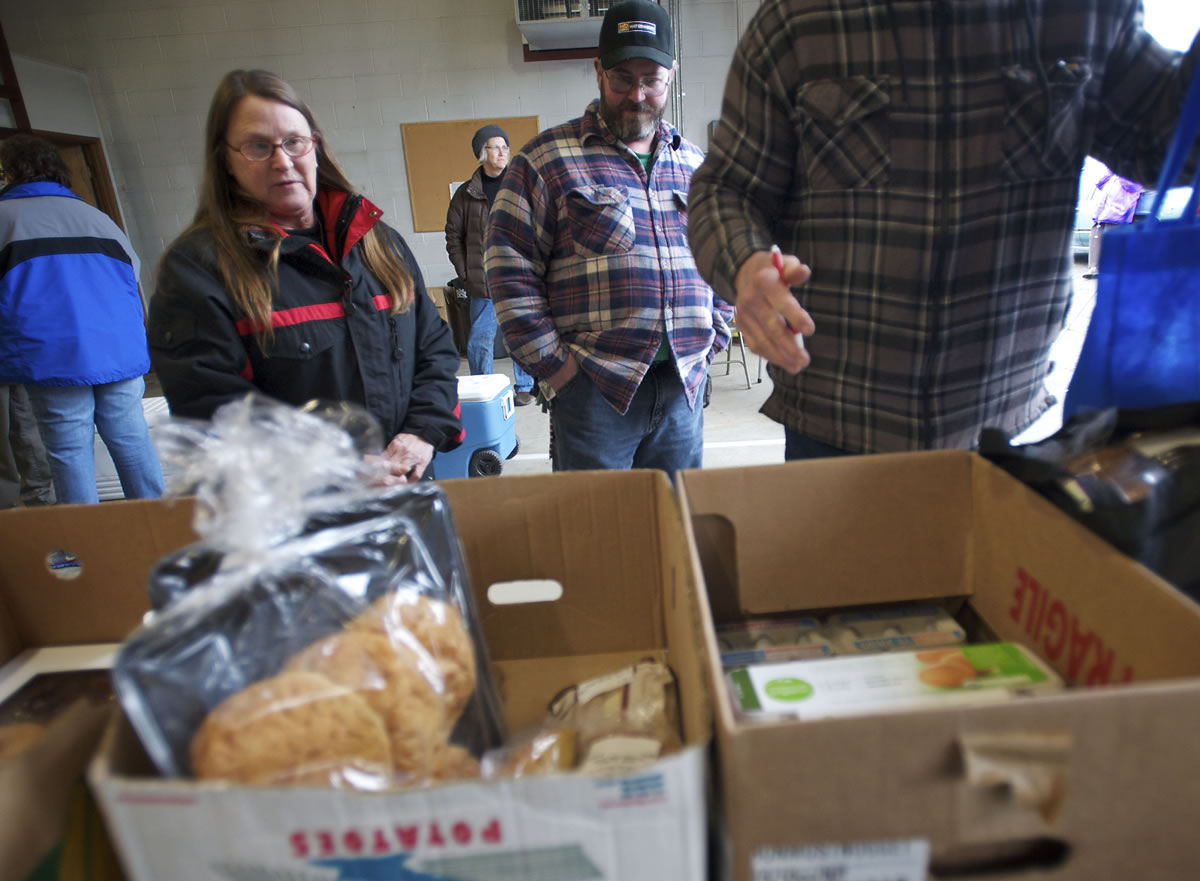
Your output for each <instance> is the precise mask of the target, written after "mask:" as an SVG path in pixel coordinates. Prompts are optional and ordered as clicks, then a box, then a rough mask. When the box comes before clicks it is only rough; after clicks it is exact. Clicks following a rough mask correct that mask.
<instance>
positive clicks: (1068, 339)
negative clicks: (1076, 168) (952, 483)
mask: <svg viewBox="0 0 1200 881" xmlns="http://www.w3.org/2000/svg"><path fill="white" fill-rule="evenodd" d="M1086 268H1087V264H1086V261H1076V263H1075V298H1074V301H1073V302H1072V306H1071V311H1070V313H1069V315H1068V318H1067V327H1066V329H1065V330H1064V331H1063V333H1062V335H1061V336H1060V337H1059V339H1058V342H1057V343H1056V344H1055V346H1054V349H1053V350H1052V352H1051V357H1052V358H1053V360H1054V362H1055V369H1054V372H1053V373H1052V374H1051V375H1050V377H1049V378H1048V379H1047V382H1046V385H1047V387H1048V388H1049V390H1050V392H1051V393H1052V394H1054V395H1055V396H1056V397H1057V398H1058V400H1059V401H1060V402H1061V401H1062V399H1063V397H1064V396H1065V394H1066V390H1067V384H1068V383H1069V382H1070V379H1071V374H1072V373H1073V372H1074V370H1075V362H1076V361H1077V360H1078V359H1079V351H1080V349H1081V348H1082V346H1083V337H1084V333H1085V332H1086V331H1087V324H1088V320H1089V319H1090V318H1091V314H1092V307H1093V306H1094V305H1095V300H1096V282H1095V280H1091V279H1085V278H1083V272H1084V270H1085V269H1086ZM746 355H747V357H746V362H747V367H748V371H747V372H748V373H749V380H750V388H749V389H747V388H746V373H745V372H743V369H742V367H741V366H740V365H739V364H737V363H736V361H735V362H734V363H733V365H732V367H731V369H730V371H729V373H728V375H725V373H724V364H725V356H724V354H722V355H721V356H720V357H719V358H718V360H717V361H716V362H715V363H714V366H713V369H712V370H711V371H710V372H711V374H712V376H713V392H712V400H711V403H710V404H709V407H708V409H707V410H706V411H705V413H704V467H705V468H728V467H737V466H744V465H762V464H769V463H778V462H782V461H783V427H782V426H781V425H779V424H778V423H776V422H772V421H771V420H770V419H768V418H766V417H765V416H763V415H762V414H761V413H759V412H758V410H759V408H760V407H761V406H762V404H763V402H764V401H765V400H766V399H767V397H768V396H769V395H770V393H771V379H770V377H769V376H767V371H766V369H765V366H764V368H763V370H762V381H761V382H757V381H756V380H757V379H758V361H759V358H758V356H757V355H755V354H753V353H750V352H747V353H746ZM509 365H510V362H509V361H508V359H502V360H499V361H497V362H496V367H495V369H496V371H497V372H502V373H506V374H510V375H511V367H510V366H509ZM462 369H463V371H464V372H465V370H466V362H465V361H464V362H463V368H462ZM516 415H517V437H518V438H519V439H520V444H521V447H520V451H519V452H518V453H517V455H516V456H515V457H514V458H512V459H511V460H509V461H508V462H506V463H505V464H504V472H503V473H504V474H505V475H508V474H540V473H543V472H549V471H550V470H551V468H550V458H549V417H548V416H547V415H546V414H545V413H543V412H542V410H541V408H540V407H539V406H537V405H536V404H531V405H529V406H528V407H518V408H517V410H516ZM1061 425H1062V405H1061V403H1060V404H1058V405H1056V406H1055V407H1053V408H1052V409H1051V410H1049V411H1048V412H1047V413H1046V414H1045V415H1044V416H1043V417H1042V418H1041V419H1040V420H1038V422H1037V423H1036V424H1035V425H1033V426H1031V427H1030V428H1029V430H1028V431H1026V432H1025V433H1024V434H1022V435H1021V436H1020V437H1019V438H1018V439H1017V440H1018V441H1020V442H1021V443H1030V442H1033V441H1035V440H1040V439H1041V438H1043V437H1046V436H1048V435H1051V434H1053V433H1054V432H1055V431H1057V430H1058V429H1059V427H1060V426H1061Z"/></svg>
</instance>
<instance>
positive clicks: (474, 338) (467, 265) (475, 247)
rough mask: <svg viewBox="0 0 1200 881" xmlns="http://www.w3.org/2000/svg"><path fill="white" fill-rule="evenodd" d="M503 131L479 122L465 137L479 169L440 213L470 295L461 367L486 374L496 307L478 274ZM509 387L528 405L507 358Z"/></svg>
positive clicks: (524, 385) (504, 153)
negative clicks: (464, 357)
mask: <svg viewBox="0 0 1200 881" xmlns="http://www.w3.org/2000/svg"><path fill="white" fill-rule="evenodd" d="M509 146H510V145H509V143H508V135H507V134H505V132H504V129H502V128H500V126H498V125H485V126H484V127H483V128H481V129H479V131H477V132H475V135H474V136H473V137H472V138H471V152H472V153H474V155H475V157H476V158H477V159H478V160H479V167H478V168H476V169H475V173H474V174H473V175H471V179H470V180H469V181H467V182H466V183H465V184H463V185H462V186H461V187H459V188H458V189H457V190H455V192H454V196H453V198H451V199H450V208H449V210H448V211H447V212H446V253H447V254H449V255H450V262H451V263H453V264H454V271H455V273H457V274H458V278H459V283H460V284H462V285H463V286H464V287H465V288H466V290H467V293H468V294H470V296H471V332H470V336H469V337H468V338H467V365H468V366H469V367H470V368H471V374H472V375H473V376H474V375H478V374H481V373H492V372H493V369H492V351H493V347H494V346H495V340H496V311H495V309H493V308H492V298H491V295H490V294H489V293H488V289H487V279H486V278H485V277H484V274H483V236H484V232H485V231H486V229H487V220H488V214H489V213H490V212H491V210H492V202H494V201H495V199H496V193H498V192H499V191H500V178H501V177H503V175H504V169H505V168H506V167H507V166H508V155H509ZM512 368H513V389H514V390H515V391H516V395H515V400H516V405H517V406H518V407H523V406H525V405H526V404H532V403H533V377H532V376H530V375H529V374H528V373H526V372H525V371H524V370H522V369H521V365H520V364H518V363H517V361H516V359H515V358H514V359H513V362H512Z"/></svg>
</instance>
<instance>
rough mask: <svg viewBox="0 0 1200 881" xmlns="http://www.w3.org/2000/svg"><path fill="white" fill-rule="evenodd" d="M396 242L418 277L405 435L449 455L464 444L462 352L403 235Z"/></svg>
mask: <svg viewBox="0 0 1200 881" xmlns="http://www.w3.org/2000/svg"><path fill="white" fill-rule="evenodd" d="M391 232H392V241H393V242H394V243H395V246H396V249H397V250H398V251H399V252H400V256H401V257H402V258H403V259H404V264H405V266H407V267H408V270H409V272H410V273H412V278H413V287H414V289H415V290H414V291H413V304H412V311H413V320H414V321H415V323H416V353H415V354H416V367H415V369H414V371H413V377H412V392H411V394H410V397H409V403H408V412H407V413H406V414H405V416H404V429H403V430H404V431H405V432H406V433H408V434H415V435H416V436H417V437H420V438H424V439H425V440H427V441H429V443H431V444H433V446H434V449H437V450H441V451H443V452H445V451H446V450H452V449H454V448H455V447H457V446H458V445H459V444H460V443H462V441H463V427H462V420H461V419H460V418H459V417H460V415H461V411H460V409H459V403H458V376H457V373H458V363H459V356H458V349H457V348H456V347H455V345H454V336H453V334H452V333H451V332H450V325H448V324H447V323H446V322H445V321H443V320H442V316H441V315H439V314H438V311H437V307H436V306H435V305H434V304H433V300H431V299H430V298H429V294H428V293H427V292H426V291H425V280H424V278H422V276H421V270H420V269H419V268H417V261H416V258H415V257H413V253H412V251H410V250H409V248H408V245H407V244H406V243H405V241H404V239H402V238H401V237H400V235H399V233H396V232H395V231H394V230H393V231H391Z"/></svg>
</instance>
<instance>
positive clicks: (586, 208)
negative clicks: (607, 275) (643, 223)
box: [567, 186, 637, 257]
mask: <svg viewBox="0 0 1200 881" xmlns="http://www.w3.org/2000/svg"><path fill="white" fill-rule="evenodd" d="M567 223H568V226H569V228H570V232H571V242H572V244H573V245H574V248H575V253H576V254H577V255H578V256H580V257H609V256H613V255H618V254H627V253H629V252H630V251H631V250H633V244H634V242H635V241H636V239H637V228H636V227H635V226H634V224H633V205H631V204H630V202H629V197H628V196H627V195H626V194H625V189H624V187H596V186H584V187H575V188H574V189H572V190H571V191H569V192H568V193H567Z"/></svg>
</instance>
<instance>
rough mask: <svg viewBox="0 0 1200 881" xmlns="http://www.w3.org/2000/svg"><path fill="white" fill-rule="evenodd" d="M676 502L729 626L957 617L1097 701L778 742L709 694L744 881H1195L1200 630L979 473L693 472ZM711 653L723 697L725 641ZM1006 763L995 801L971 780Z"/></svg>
mask: <svg viewBox="0 0 1200 881" xmlns="http://www.w3.org/2000/svg"><path fill="white" fill-rule="evenodd" d="M678 487H679V488H678V491H679V495H680V498H681V501H682V503H683V506H684V509H685V511H687V512H688V513H689V514H690V527H691V529H692V538H693V541H694V544H693V553H694V559H695V563H696V565H697V566H698V567H700V568H701V569H702V571H703V579H704V581H705V583H706V588H707V590H706V591H702V596H701V603H702V605H703V604H705V603H707V604H708V605H709V609H708V610H707V616H710V617H711V618H712V619H715V620H716V621H726V620H737V619H740V618H744V617H747V616H750V615H759V614H772V613H782V612H807V611H811V610H820V609H829V608H840V607H845V606H853V605H861V604H878V603H889V602H902V601H911V600H934V601H938V600H942V601H944V602H945V603H946V605H947V607H948V608H949V610H950V611H951V612H953V613H955V614H958V615H960V616H961V618H962V619H963V620H964V621H967V620H969V621H972V622H974V623H975V625H976V626H979V627H983V628H986V630H987V631H990V632H991V633H992V634H994V635H995V636H996V637H998V638H1001V639H1007V640H1013V641H1017V642H1020V643H1023V644H1025V645H1026V646H1028V647H1030V648H1031V649H1033V650H1034V651H1035V652H1036V653H1037V654H1038V655H1039V656H1040V657H1041V658H1043V659H1044V660H1045V661H1047V662H1049V663H1050V664H1051V666H1053V667H1054V669H1055V670H1056V671H1057V672H1058V673H1059V674H1060V675H1062V677H1063V678H1064V680H1066V681H1067V682H1068V683H1071V684H1072V685H1074V686H1091V687H1074V688H1070V689H1068V690H1066V691H1064V692H1060V693H1049V694H1040V695H1039V696H1037V697H1034V698H1027V699H1022V700H1015V701H1010V702H1002V703H996V704H990V705H980V706H974V707H962V706H947V707H944V708H943V707H934V708H930V709H923V710H918V711H909V712H890V713H879V714H874V715H863V716H859V717H849V718H837V719H826V720H820V721H810V722H796V721H779V722H774V723H767V722H758V723H751V722H743V721H741V720H740V719H738V718H737V717H736V716H735V714H734V711H733V708H732V703H731V701H730V700H729V699H728V698H727V697H726V696H725V695H723V694H721V693H720V692H721V691H722V689H721V688H720V687H718V688H717V694H716V695H715V698H714V699H715V719H716V729H717V765H718V768H719V771H720V781H721V791H720V800H721V801H720V804H721V807H722V816H723V819H724V824H725V828H724V830H723V832H724V841H725V844H726V847H727V849H728V857H729V860H730V866H731V870H732V877H733V878H734V879H736V881H749V879H752V878H753V879H755V881H757V879H758V878H759V877H760V876H759V875H757V874H755V872H754V866H755V865H756V861H760V860H763V859H765V856H764V855H770V854H775V855H778V854H779V853H783V854H784V856H783V857H782V859H783V860H784V863H785V865H786V862H787V860H788V859H790V857H789V856H788V854H789V853H792V851H790V850H789V849H790V848H812V847H820V846H822V845H835V846H837V847H838V848H840V847H841V845H846V844H854V843H859V844H861V843H863V842H879V841H910V840H911V841H917V842H925V843H926V844H925V846H927V847H928V848H929V850H930V852H931V854H932V856H931V859H930V861H929V866H928V874H927V877H928V878H930V879H948V878H951V877H953V878H963V879H969V878H975V877H981V876H982V874H986V876H987V877H989V878H992V879H1018V878H1025V877H1030V873H1032V876H1033V877H1038V878H1045V879H1054V881H1063V879H1081V881H1083V879H1087V881H1095V879H1112V881H1128V879H1131V878H1155V879H1156V881H1158V879H1163V878H1172V879H1176V878H1177V879H1180V881H1182V879H1191V878H1193V877H1194V876H1195V865H1196V859H1197V851H1196V848H1195V845H1194V844H1193V843H1192V842H1193V840H1194V839H1193V837H1192V831H1191V826H1192V825H1194V824H1193V823H1192V822H1191V819H1187V820H1185V819H1184V815H1187V817H1189V818H1191V817H1193V815H1194V813H1195V811H1194V806H1195V805H1197V804H1200V751H1198V750H1196V748H1195V745H1194V740H1195V733H1196V731H1197V726H1198V725H1200V607H1197V606H1196V605H1195V604H1193V603H1191V602H1190V601H1189V600H1188V599H1187V598H1186V597H1185V596H1183V595H1182V594H1181V593H1179V592H1178V591H1176V590H1175V589H1173V588H1172V587H1170V586H1169V585H1168V584H1166V583H1165V582H1163V581H1162V580H1161V579H1159V578H1157V577H1156V576H1154V575H1153V574H1152V573H1150V572H1149V571H1148V570H1146V569H1145V568H1143V567H1141V566H1139V565H1138V564H1136V563H1133V562H1132V561H1130V560H1128V559H1127V558H1125V557H1123V556H1122V555H1120V554H1119V553H1118V552H1116V551H1115V550H1113V549H1112V548H1111V547H1110V546H1109V545H1108V544H1107V543H1105V542H1104V541H1102V540H1101V539H1099V538H1097V537H1096V536H1094V535H1092V534H1091V533H1089V532H1087V531H1086V530H1085V529H1083V528H1082V527H1080V526H1079V525H1078V524H1076V523H1074V522H1073V521H1071V520H1070V519H1069V518H1068V517H1066V516H1065V515H1064V514H1063V513H1062V512H1060V511H1058V510H1057V509H1056V508H1054V506H1053V505H1051V504H1050V503H1048V502H1047V501H1046V500H1044V499H1042V498H1041V497H1040V496H1038V495H1037V494H1035V493H1033V492H1031V491H1030V490H1028V489H1027V488H1026V487H1025V486H1023V485H1022V484H1020V483H1019V482H1017V481H1015V480H1013V479H1012V478H1010V477H1009V476H1008V475H1006V474H1004V473H1003V472H1002V471H1000V470H999V469H997V468H995V467H994V466H992V465H990V464H989V463H987V462H986V461H984V460H983V459H981V458H979V457H978V456H975V455H973V454H970V453H967V452H960V451H948V452H931V453H919V454H907V455H897V456H882V455H881V456H869V457H853V458H847V459H826V460H817V461H809V462H798V463H789V464H784V465H779V466H765V467H756V468H743V469H724V470H710V471H689V472H685V473H683V474H682V475H680V478H679V480H678ZM968 630H969V631H970V626H969V627H968ZM705 642H706V645H707V647H708V653H709V663H710V665H711V669H712V671H713V676H714V678H717V679H719V678H720V677H722V675H723V673H722V670H721V668H720V661H719V653H718V648H717V644H716V635H715V632H714V631H713V630H712V628H711V627H709V628H707V629H706V632H705ZM997 744H999V745H1000V747H1001V748H1000V749H999V750H997V749H995V748H994V747H995V746H996V745H997ZM998 754H999V755H1000V756H1001V760H1000V762H999V765H1000V770H1001V775H1000V780H1001V782H996V780H995V779H994V778H993V777H989V776H988V775H986V774H984V775H978V774H976V773H975V771H976V769H977V768H978V767H979V766H981V765H986V762H980V761H978V760H979V759H980V758H981V756H982V757H985V758H995V757H996V755H998ZM1039 763H1041V766H1040V767H1039V768H1037V769H1036V770H1035V771H1031V770H1030V768H1032V767H1034V766H1036V765H1038V764H1039ZM1042 772H1045V774H1044V777H1043V779H1044V780H1046V781H1049V782H1050V784H1051V787H1052V788H1053V787H1057V788H1058V789H1057V790H1053V791H1048V792H1045V793H1042V796H1041V797H1035V798H1033V799H1032V800H1031V799H1028V798H1023V797H1021V795H1020V793H1019V792H1018V789H1019V787H1018V786H1016V785H1013V784H1014V783H1019V782H1021V781H1020V779H1019V778H1020V775H1021V774H1026V775H1027V778H1028V779H1032V778H1034V777H1036V776H1037V774H1038V773H1042ZM1005 774H1008V775H1010V776H1009V777H1008V778H1005V776H1004V775H1005ZM989 781H990V782H989ZM1184 806H1188V807H1187V809H1186V810H1185V809H1184ZM1149 842H1155V844H1153V845H1149V844H1148V843H1149ZM839 852H840V851H839ZM759 867H760V869H761V863H760V864H759ZM761 877H775V876H773V875H770V874H769V873H768V874H765V875H762V876H761ZM780 877H785V876H780ZM801 877H804V876H803V875H801ZM897 877H903V878H905V879H907V878H910V877H913V876H912V875H909V874H903V875H899V874H898V875H897Z"/></svg>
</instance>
